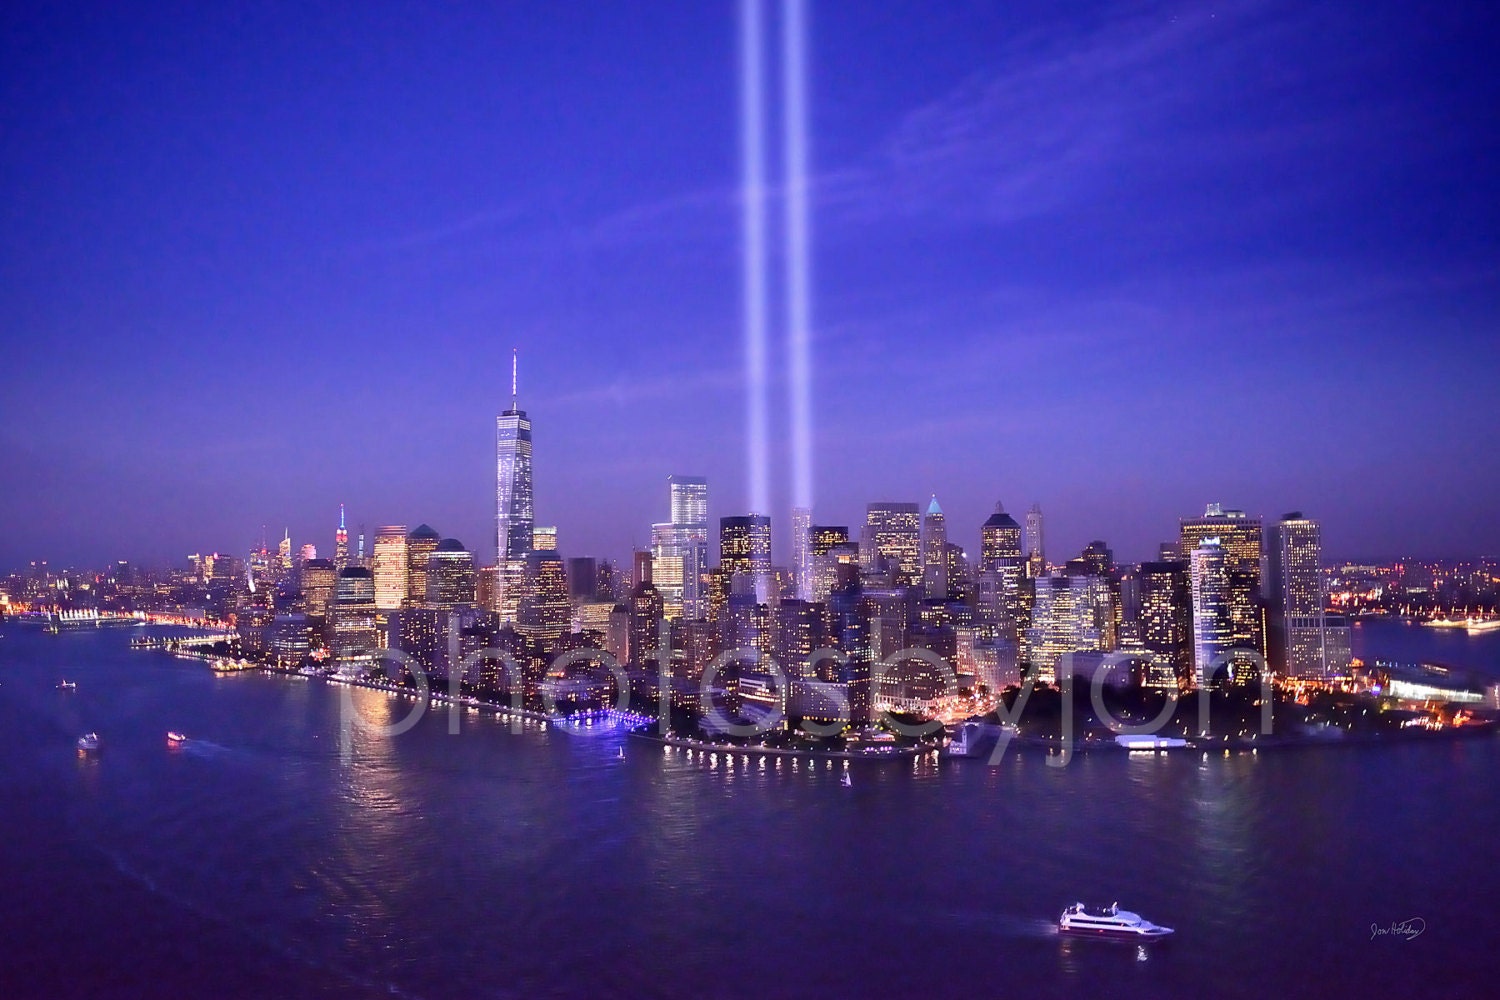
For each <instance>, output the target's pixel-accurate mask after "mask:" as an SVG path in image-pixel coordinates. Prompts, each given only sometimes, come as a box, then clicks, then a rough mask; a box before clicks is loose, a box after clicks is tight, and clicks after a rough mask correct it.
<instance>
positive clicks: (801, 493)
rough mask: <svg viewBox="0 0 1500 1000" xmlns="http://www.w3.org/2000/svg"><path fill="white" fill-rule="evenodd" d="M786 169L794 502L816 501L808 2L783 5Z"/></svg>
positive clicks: (787, 1)
mask: <svg viewBox="0 0 1500 1000" xmlns="http://www.w3.org/2000/svg"><path fill="white" fill-rule="evenodd" d="M781 89H782V100H783V101H784V104H785V106H784V109H783V114H782V116H781V122H782V144H781V153H782V170H783V174H784V183H785V190H786V194H785V198H784V199H783V202H782V204H783V208H784V211H785V217H784V218H785V237H786V254H785V257H784V260H785V264H786V342H787V360H788V367H789V372H788V376H789V383H790V395H791V423H792V503H793V505H794V506H796V507H803V508H809V509H810V508H811V507H812V505H813V471H812V332H811V327H812V321H811V318H810V313H811V306H810V296H811V290H810V285H811V279H810V274H809V272H810V270H811V265H810V260H809V256H808V228H809V227H808V212H807V3H806V0H782V3H781Z"/></svg>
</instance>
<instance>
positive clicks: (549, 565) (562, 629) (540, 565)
mask: <svg viewBox="0 0 1500 1000" xmlns="http://www.w3.org/2000/svg"><path fill="white" fill-rule="evenodd" d="M572 618H573V616H572V606H571V605H570V604H569V603H568V580H567V576H566V574H565V573H564V571H563V561H562V558H561V557H560V556H558V554H557V553H556V552H555V551H553V550H550V549H543V550H539V551H536V552H530V553H527V555H526V594H525V596H524V597H523V598H522V599H521V606H520V609H519V612H518V615H517V621H516V631H518V632H520V633H521V634H522V635H524V636H526V638H528V639H530V640H531V641H532V642H536V643H550V642H555V641H556V640H558V639H559V638H561V637H562V636H564V635H566V634H567V632H568V626H569V623H570V622H571V621H572Z"/></svg>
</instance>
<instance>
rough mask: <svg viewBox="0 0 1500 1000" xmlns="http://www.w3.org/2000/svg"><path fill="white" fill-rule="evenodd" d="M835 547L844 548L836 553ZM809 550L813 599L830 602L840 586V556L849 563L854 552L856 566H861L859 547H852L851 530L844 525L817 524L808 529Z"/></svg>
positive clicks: (819, 601)
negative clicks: (850, 555)
mask: <svg viewBox="0 0 1500 1000" xmlns="http://www.w3.org/2000/svg"><path fill="white" fill-rule="evenodd" d="M835 547H842V550H841V553H835V552H834V549H835ZM808 549H809V551H810V553H811V556H812V567H813V573H812V575H813V586H812V597H811V599H812V600H813V601H814V602H817V603H820V604H821V603H823V602H825V601H827V600H828V595H829V594H831V593H833V588H834V587H835V586H837V585H838V567H839V562H840V554H842V555H843V557H844V561H845V562H847V561H848V556H849V552H850V550H851V549H852V550H853V561H854V565H855V566H856V567H858V565H859V546H858V545H850V543H849V528H848V527H847V526H846V525H842V524H815V525H813V526H812V527H811V528H809V529H808Z"/></svg>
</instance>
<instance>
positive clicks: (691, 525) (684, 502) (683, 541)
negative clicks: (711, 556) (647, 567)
mask: <svg viewBox="0 0 1500 1000" xmlns="http://www.w3.org/2000/svg"><path fill="white" fill-rule="evenodd" d="M667 482H668V484H669V491H670V494H671V496H670V505H671V517H672V520H671V521H668V522H664V523H659V524H653V525H652V526H651V557H652V563H653V567H652V575H651V582H652V583H653V584H655V586H656V589H657V591H658V593H659V594H660V595H661V599H662V605H663V607H664V609H665V614H666V616H667V617H668V618H672V619H677V618H686V619H689V620H691V619H696V618H703V617H705V616H706V615H707V614H708V609H707V605H706V603H705V601H704V590H703V574H704V573H705V572H706V571H707V570H708V520H707V518H708V480H706V479H704V478H703V477H702V476H669V477H668V478H667Z"/></svg>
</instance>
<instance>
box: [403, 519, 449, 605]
mask: <svg viewBox="0 0 1500 1000" xmlns="http://www.w3.org/2000/svg"><path fill="white" fill-rule="evenodd" d="M441 540H442V538H441V536H439V535H438V533H437V532H436V531H434V530H433V528H432V526H431V525H430V524H419V525H417V526H416V527H415V528H413V529H412V532H411V534H409V535H407V536H406V597H407V600H409V601H410V602H411V603H412V604H413V605H423V604H426V603H427V557H428V556H430V555H432V550H433V549H435V548H437V546H438V542H440V541H441Z"/></svg>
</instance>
